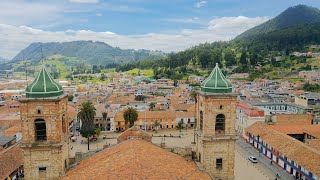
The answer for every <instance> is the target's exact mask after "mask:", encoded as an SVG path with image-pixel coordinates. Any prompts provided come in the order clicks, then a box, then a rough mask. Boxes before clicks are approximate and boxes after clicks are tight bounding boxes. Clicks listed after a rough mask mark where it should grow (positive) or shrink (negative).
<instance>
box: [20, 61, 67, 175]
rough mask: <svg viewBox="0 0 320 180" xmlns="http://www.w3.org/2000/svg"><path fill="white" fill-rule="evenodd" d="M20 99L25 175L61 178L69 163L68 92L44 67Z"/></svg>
mask: <svg viewBox="0 0 320 180" xmlns="http://www.w3.org/2000/svg"><path fill="white" fill-rule="evenodd" d="M20 102H21V106H20V117H21V121H22V141H21V148H22V149H23V155H24V175H25V179H58V177H59V176H61V175H63V174H64V173H65V171H66V170H67V167H68V164H69V127H68V126H69V123H68V114H67V105H68V104H67V103H68V99H67V95H66V94H64V92H63V88H62V86H61V85H60V84H58V83H57V82H55V81H54V80H53V78H52V77H51V76H50V74H49V73H48V72H47V70H46V69H45V68H44V67H43V68H42V69H41V70H40V72H39V73H38V75H37V76H36V78H35V79H34V81H33V82H32V83H31V84H29V85H28V86H27V88H26V97H25V98H23V99H21V100H20Z"/></svg>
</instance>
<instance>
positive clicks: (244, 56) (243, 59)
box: [240, 51, 248, 65]
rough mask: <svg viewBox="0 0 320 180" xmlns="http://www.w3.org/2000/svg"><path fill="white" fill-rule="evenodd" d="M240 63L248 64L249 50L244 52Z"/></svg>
mask: <svg viewBox="0 0 320 180" xmlns="http://www.w3.org/2000/svg"><path fill="white" fill-rule="evenodd" d="M240 64H243V65H246V64H248V60H247V52H245V51H244V52H242V54H241V56H240Z"/></svg>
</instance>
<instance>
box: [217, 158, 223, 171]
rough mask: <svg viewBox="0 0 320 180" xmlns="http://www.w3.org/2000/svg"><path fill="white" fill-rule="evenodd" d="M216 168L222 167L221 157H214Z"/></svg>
mask: <svg viewBox="0 0 320 180" xmlns="http://www.w3.org/2000/svg"><path fill="white" fill-rule="evenodd" d="M216 169H222V158H217V159H216Z"/></svg>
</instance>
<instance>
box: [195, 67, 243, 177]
mask: <svg viewBox="0 0 320 180" xmlns="http://www.w3.org/2000/svg"><path fill="white" fill-rule="evenodd" d="M236 106H237V94H236V93H234V92H233V86H232V84H231V82H230V81H229V80H227V79H226V78H225V76H224V75H223V73H222V72H221V70H220V68H219V66H218V64H216V66H215V68H214V69H213V70H212V72H211V73H210V75H209V76H208V77H207V79H205V80H204V81H203V82H202V83H201V90H200V91H198V94H197V104H196V107H197V108H196V113H197V126H196V148H195V151H196V156H197V160H198V161H199V162H200V163H201V164H202V165H203V167H204V168H205V169H206V171H207V172H208V173H209V174H210V175H211V177H212V178H213V179H221V180H233V179H234V160H235V159H234V158H235V140H236V134H235V122H236Z"/></svg>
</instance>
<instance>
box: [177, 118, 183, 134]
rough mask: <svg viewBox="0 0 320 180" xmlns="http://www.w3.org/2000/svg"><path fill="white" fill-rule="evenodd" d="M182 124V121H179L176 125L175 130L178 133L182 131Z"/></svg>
mask: <svg viewBox="0 0 320 180" xmlns="http://www.w3.org/2000/svg"><path fill="white" fill-rule="evenodd" d="M183 124H184V123H183V120H181V121H179V122H178V124H177V129H178V130H179V133H181V131H182V129H183V128H184V127H183Z"/></svg>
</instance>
